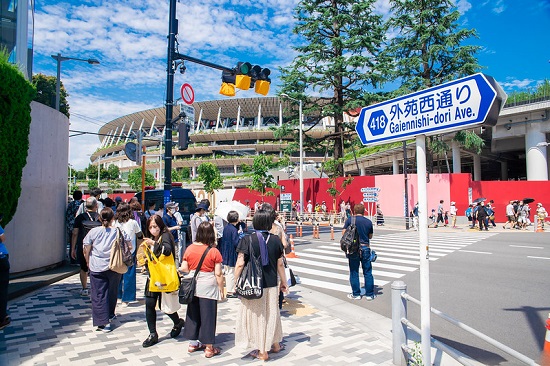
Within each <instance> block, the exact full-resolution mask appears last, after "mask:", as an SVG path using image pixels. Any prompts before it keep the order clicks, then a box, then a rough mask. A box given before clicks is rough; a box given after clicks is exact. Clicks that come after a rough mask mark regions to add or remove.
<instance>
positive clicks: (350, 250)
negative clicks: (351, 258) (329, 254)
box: [340, 216, 360, 255]
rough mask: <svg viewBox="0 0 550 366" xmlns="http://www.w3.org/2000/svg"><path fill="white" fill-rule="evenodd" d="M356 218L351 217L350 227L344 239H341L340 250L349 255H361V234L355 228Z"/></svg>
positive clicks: (343, 236)
mask: <svg viewBox="0 0 550 366" xmlns="http://www.w3.org/2000/svg"><path fill="white" fill-rule="evenodd" d="M355 219H356V217H355V216H352V217H351V224H350V225H349V226H348V228H347V229H346V231H345V232H344V235H342V239H340V249H342V251H343V252H344V253H346V255H347V254H356V253H359V245H360V244H359V233H358V232H357V226H355Z"/></svg>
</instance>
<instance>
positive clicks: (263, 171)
mask: <svg viewBox="0 0 550 366" xmlns="http://www.w3.org/2000/svg"><path fill="white" fill-rule="evenodd" d="M276 166H277V164H276V163H274V162H273V158H272V157H271V156H266V155H264V154H260V155H256V156H255V157H254V162H253V163H252V184H250V185H249V186H248V188H250V189H253V190H255V191H257V192H260V195H261V196H262V197H263V196H272V195H273V192H270V191H267V188H277V187H278V185H277V183H275V182H274V181H273V176H272V175H271V174H269V169H272V168H274V167H276Z"/></svg>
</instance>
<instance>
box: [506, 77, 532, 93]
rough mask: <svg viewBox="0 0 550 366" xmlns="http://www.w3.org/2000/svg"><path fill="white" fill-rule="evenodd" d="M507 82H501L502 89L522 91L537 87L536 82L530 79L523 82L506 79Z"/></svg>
mask: <svg viewBox="0 0 550 366" xmlns="http://www.w3.org/2000/svg"><path fill="white" fill-rule="evenodd" d="M506 80H507V81H505V82H502V83H501V85H502V86H503V87H504V89H509V90H510V89H524V88H526V87H528V86H531V85H533V86H536V85H537V81H536V80H532V79H523V80H518V79H514V78H511V77H509V78H507V79H506Z"/></svg>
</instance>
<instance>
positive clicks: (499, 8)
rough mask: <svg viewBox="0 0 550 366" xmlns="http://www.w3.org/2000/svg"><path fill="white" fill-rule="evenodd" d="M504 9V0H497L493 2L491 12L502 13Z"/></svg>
mask: <svg viewBox="0 0 550 366" xmlns="http://www.w3.org/2000/svg"><path fill="white" fill-rule="evenodd" d="M504 10H506V4H504V0H497V1H496V2H495V3H494V4H493V12H494V13H496V14H500V13H502V12H503V11H504Z"/></svg>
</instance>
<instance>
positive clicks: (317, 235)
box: [315, 222, 321, 239]
mask: <svg viewBox="0 0 550 366" xmlns="http://www.w3.org/2000/svg"><path fill="white" fill-rule="evenodd" d="M315 227H316V230H315V239H321V236H320V235H319V223H318V222H316V223H315Z"/></svg>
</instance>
